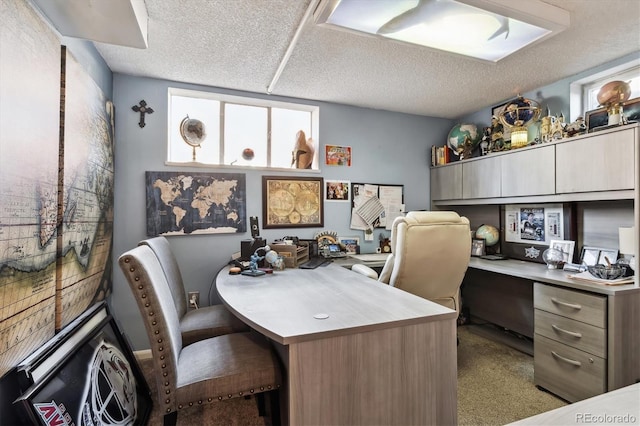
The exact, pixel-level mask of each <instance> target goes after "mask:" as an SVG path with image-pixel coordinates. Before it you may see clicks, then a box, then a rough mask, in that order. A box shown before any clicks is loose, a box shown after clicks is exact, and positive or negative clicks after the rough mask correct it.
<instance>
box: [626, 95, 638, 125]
mask: <svg viewBox="0 0 640 426" xmlns="http://www.w3.org/2000/svg"><path fill="white" fill-rule="evenodd" d="M622 114H623V115H624V117H625V118H626V119H627V121H640V98H633V99H629V100H628V101H627V102H625V103H624V104H622Z"/></svg>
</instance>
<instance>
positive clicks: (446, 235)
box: [352, 211, 471, 313]
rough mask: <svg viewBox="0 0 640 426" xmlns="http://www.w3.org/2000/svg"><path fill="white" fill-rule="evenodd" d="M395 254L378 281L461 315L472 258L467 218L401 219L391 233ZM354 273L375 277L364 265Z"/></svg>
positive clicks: (429, 215) (428, 215)
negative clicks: (465, 282)
mask: <svg viewBox="0 0 640 426" xmlns="http://www.w3.org/2000/svg"><path fill="white" fill-rule="evenodd" d="M391 253H392V254H391V255H389V257H388V258H387V261H386V263H385V265H384V267H383V269H382V271H381V273H380V276H379V277H378V281H381V282H384V283H387V284H390V285H392V286H394V287H398V288H400V289H402V290H405V291H407V292H409V293H412V294H415V295H417V296H420V297H422V298H425V299H428V300H431V301H433V302H436V303H439V304H441V305H443V306H446V307H448V308H451V309H454V310H455V311H456V312H458V313H460V285H461V284H462V279H463V278H464V274H465V272H466V271H467V267H468V266H469V259H470V256H471V234H470V228H469V220H468V219H467V218H466V217H464V216H459V215H458V214H457V213H455V212H449V211H428V212H421V211H420V212H409V213H407V215H406V216H405V217H398V218H396V219H395V220H394V222H393V226H392V229H391ZM352 270H354V271H356V272H360V273H365V274H366V275H369V276H374V275H372V274H371V269H370V268H368V267H366V266H364V265H354V266H353V267H352ZM374 273H375V272H374Z"/></svg>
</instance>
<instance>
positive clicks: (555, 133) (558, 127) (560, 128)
mask: <svg viewBox="0 0 640 426" xmlns="http://www.w3.org/2000/svg"><path fill="white" fill-rule="evenodd" d="M564 126H566V123H565V122H564V114H563V113H560V115H558V116H556V117H555V120H554V121H553V123H551V139H553V140H557V139H562V135H563V134H564Z"/></svg>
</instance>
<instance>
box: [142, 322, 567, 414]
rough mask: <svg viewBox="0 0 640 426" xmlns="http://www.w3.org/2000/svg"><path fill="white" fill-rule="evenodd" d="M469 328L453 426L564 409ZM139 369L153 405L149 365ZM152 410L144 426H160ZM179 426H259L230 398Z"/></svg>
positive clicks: (511, 357) (525, 358)
mask: <svg viewBox="0 0 640 426" xmlns="http://www.w3.org/2000/svg"><path fill="white" fill-rule="evenodd" d="M473 327H477V326H474V325H465V326H460V327H458V337H459V339H460V344H459V346H458V424H460V425H463V426H464V425H473V426H484V425H504V424H506V423H510V422H513V421H516V420H519V419H523V418H525V417H529V416H532V415H535V414H538V413H542V412H544V411H548V410H552V409H554V408H558V407H561V406H563V405H566V403H565V402H564V401H562V400H561V399H558V398H556V397H554V396H553V395H551V394H549V393H547V392H544V391H541V390H538V389H537V388H536V387H535V386H534V384H533V358H532V357H531V356H530V355H527V354H525V353H522V352H519V351H517V350H515V349H512V348H510V347H508V346H505V345H504V344H502V343H498V342H496V341H493V340H489V339H487V338H485V337H482V336H480V335H478V334H476V333H474V332H473ZM139 363H140V367H141V369H142V371H143V373H144V375H145V377H146V378H147V383H148V384H149V387H150V388H151V391H152V394H153V399H154V402H155V401H156V390H155V381H154V380H153V379H152V373H153V369H152V364H151V360H142V361H140V362H139ZM158 411H159V410H158V409H157V407H155V405H154V410H153V412H152V414H151V419H150V422H149V425H152V426H155V425H162V415H161V413H159V412H158ZM178 425H179V426H180V425H185V426H186V425H189V426H191V425H203V426H213V425H216V426H217V425H242V426H244V425H247V426H254V425H260V426H264V425H265V421H264V419H263V418H261V417H258V409H257V406H256V400H255V399H254V398H252V399H248V400H247V399H243V398H233V399H230V400H227V401H222V402H218V403H213V404H210V405H206V406H202V407H194V408H191V409H189V410H183V411H181V412H180V415H179V416H178Z"/></svg>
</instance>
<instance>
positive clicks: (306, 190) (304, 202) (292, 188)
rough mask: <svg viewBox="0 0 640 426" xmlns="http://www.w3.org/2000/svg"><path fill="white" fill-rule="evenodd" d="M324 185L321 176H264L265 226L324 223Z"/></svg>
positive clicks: (316, 225) (298, 226)
mask: <svg viewBox="0 0 640 426" xmlns="http://www.w3.org/2000/svg"><path fill="white" fill-rule="evenodd" d="M323 187H324V179H323V178H321V177H293V176H263V177H262V227H263V229H270V228H272V229H274V228H305V227H307V228H308V227H322V226H324V199H323V195H322V189H323Z"/></svg>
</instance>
